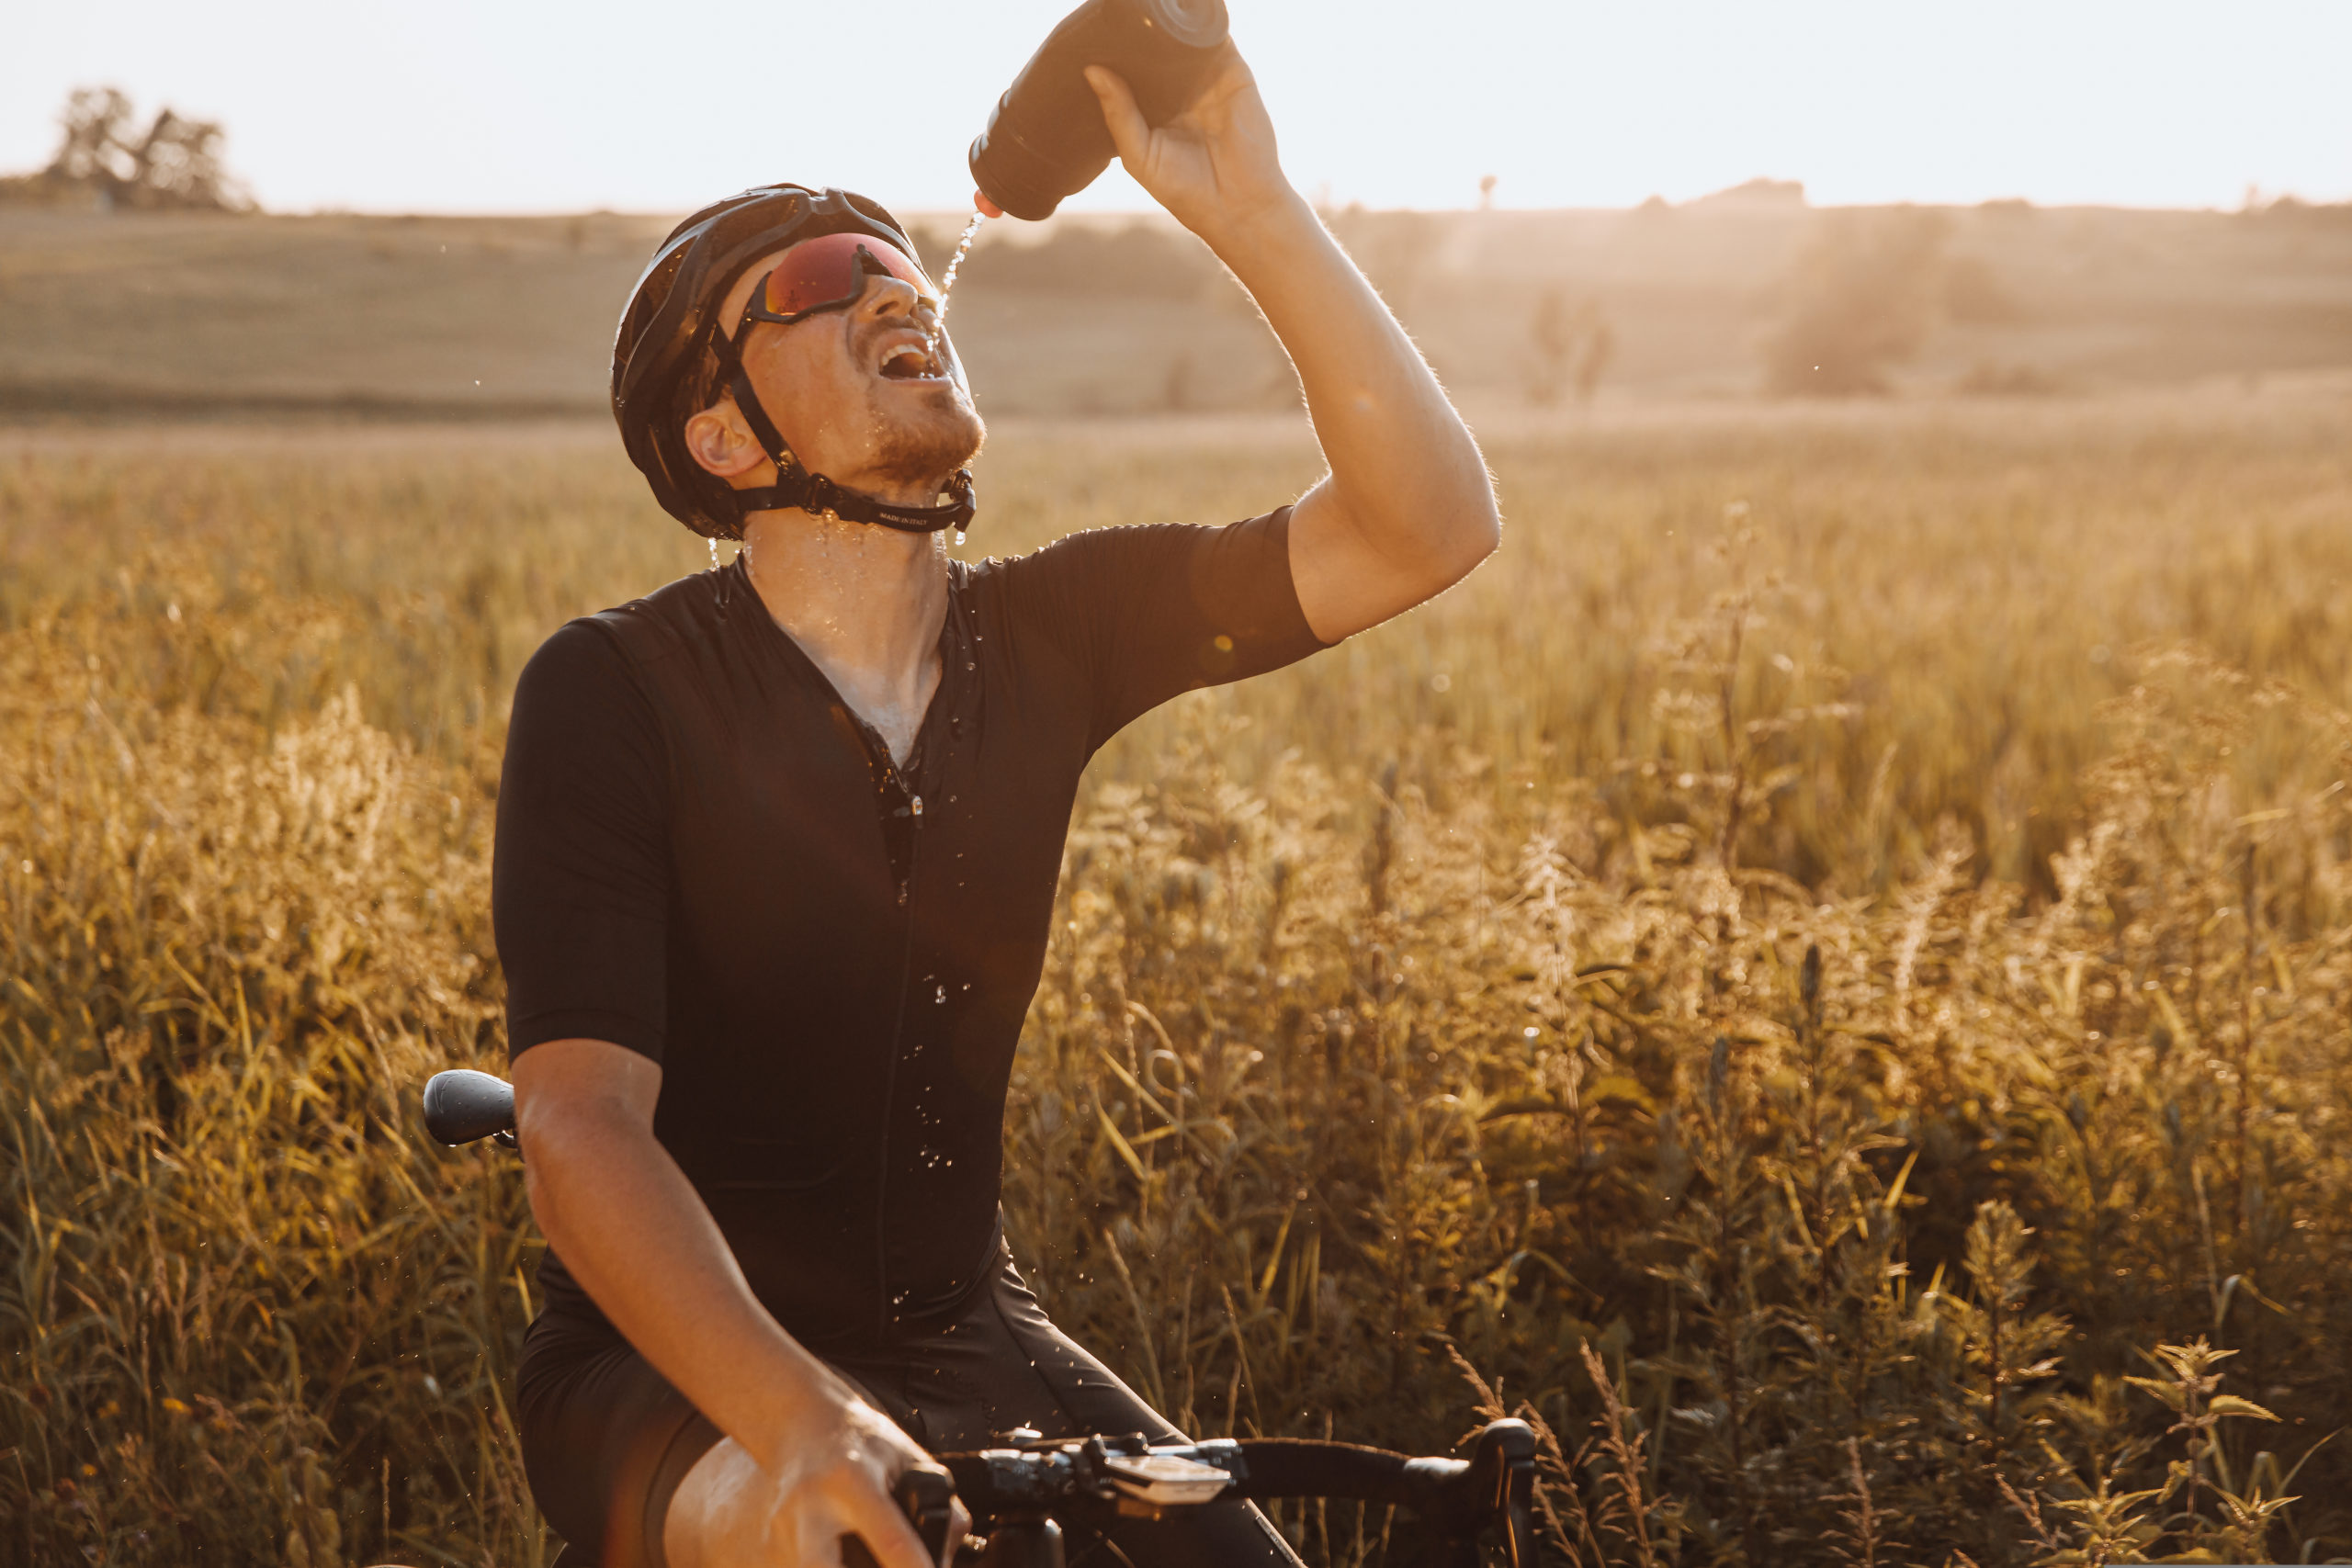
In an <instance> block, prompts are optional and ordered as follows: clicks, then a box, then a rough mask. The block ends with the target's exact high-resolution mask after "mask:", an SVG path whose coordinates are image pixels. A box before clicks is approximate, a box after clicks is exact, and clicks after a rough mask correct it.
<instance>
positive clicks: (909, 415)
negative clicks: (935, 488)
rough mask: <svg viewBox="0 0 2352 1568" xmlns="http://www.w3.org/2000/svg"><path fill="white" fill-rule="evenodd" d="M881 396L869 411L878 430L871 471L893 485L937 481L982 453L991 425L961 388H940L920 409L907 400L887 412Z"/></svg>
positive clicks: (870, 466) (871, 403) (925, 399)
mask: <svg viewBox="0 0 2352 1568" xmlns="http://www.w3.org/2000/svg"><path fill="white" fill-rule="evenodd" d="M879 401H880V400H879V399H875V400H870V401H869V402H868V404H867V413H868V415H869V417H870V418H871V420H872V421H873V428H874V430H875V431H876V445H875V453H874V457H873V460H872V462H871V464H870V465H869V468H870V471H871V472H873V473H874V474H876V476H877V477H879V478H882V479H888V481H890V482H891V483H893V484H902V485H926V484H935V483H937V482H939V481H941V480H943V479H945V478H946V477H947V476H948V475H950V474H953V473H954V472H955V471H956V469H958V468H963V467H964V466H965V465H966V464H967V463H969V462H970V461H971V460H972V459H973V458H974V457H978V456H979V452H980V447H981V445H982V444H983V443H985V442H986V441H987V440H988V434H989V432H988V426H987V425H986V424H985V423H982V422H981V420H980V414H979V411H978V409H976V408H974V407H973V406H972V400H971V397H970V395H969V394H968V393H967V392H966V391H965V390H964V389H962V388H960V387H940V388H937V389H933V390H931V391H930V392H929V393H927V394H926V395H925V396H924V398H923V399H922V407H921V408H920V409H915V410H910V409H908V408H907V407H906V406H905V404H904V402H900V403H899V407H897V408H896V409H893V410H890V411H888V412H885V411H884V410H883V409H882V408H881V407H879V406H878V404H879Z"/></svg>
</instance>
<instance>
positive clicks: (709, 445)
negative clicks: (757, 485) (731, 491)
mask: <svg viewBox="0 0 2352 1568" xmlns="http://www.w3.org/2000/svg"><path fill="white" fill-rule="evenodd" d="M685 435H686V450H687V451H688V452H690V453H692V454H693V455H694V459H695V462H697V463H700V464H701V465H702V466H703V467H704V468H707V469H708V470H710V471H711V472H712V473H714V474H717V475H718V477H719V478H720V479H730V480H731V479H741V478H742V477H743V476H744V475H745V474H748V473H750V472H751V471H752V469H753V468H758V467H759V466H760V465H761V464H762V463H764V462H766V461H767V460H768V456H767V454H766V453H764V452H763V451H761V450H760V444H759V442H758V441H757V440H755V439H754V438H753V437H752V427H751V426H750V425H748V424H746V423H743V415H742V413H741V411H740V410H738V409H737V408H736V407H735V400H734V399H732V398H721V399H719V400H718V401H717V402H715V403H713V404H711V405H710V407H708V408H707V409H705V410H703V411H702V412H700V413H698V414H696V415H695V416H694V417H693V418H692V419H689V420H688V421H686V431H685Z"/></svg>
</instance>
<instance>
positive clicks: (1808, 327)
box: [1764, 207, 1951, 397]
mask: <svg viewBox="0 0 2352 1568" xmlns="http://www.w3.org/2000/svg"><path fill="white" fill-rule="evenodd" d="M1950 231H1951V222H1950V220H1948V219H1947V218H1946V217H1945V216H1944V215H1943V214H1942V213H1939V212H1928V211H1923V210H1921V209H1917V208H1909V207H1898V208H1889V209H1881V210H1876V211H1848V212H1833V213H1829V214H1826V215H1825V216H1824V218H1823V220H1822V223H1821V227H1820V229H1819V231H1817V233H1816V234H1815V239H1814V241H1813V243H1811V244H1810V245H1808V246H1807V247H1806V248H1805V250H1804V254H1801V255H1800V256H1799V257H1798V258H1797V262H1796V265H1795V267H1794V268H1793V269H1792V272H1791V273H1790V276H1789V280H1788V300H1789V308H1788V313H1787V314H1786V315H1785V316H1784V317H1783V318H1782V319H1781V325H1780V326H1779V328H1778V329H1777V330H1776V331H1775V332H1774V333H1772V334H1771V336H1770V338H1769V339H1767V340H1766V342H1765V345H1764V372H1765V380H1766V383H1767V385H1768V386H1769V387H1770V389H1772V390H1773V391H1775V392H1778V393H1781V394H1783V395H1792V396H1793V395H1806V394H1815V395H1823V396H1830V397H1851V396H1854V395H1856V394H1859V393H1879V392H1884V391H1885V390H1886V389H1887V372H1888V370H1890V369H1891V368H1893V367H1894V366H1896V365H1900V364H1902V363H1903V362H1904V361H1905V360H1907V359H1909V358H1911V357H1912V356H1913V355H1916V354H1917V353H1918V352H1919V348H1920V345H1921V344H1924V343H1925V342H1926V341H1927V336H1928V329H1929V328H1930V327H1932V326H1933V325H1934V324H1935V316H1936V307H1937V304H1938V300H1939V293H1940V285H1941V282H1942V278H1943V259H1944V258H1943V251H1944V242H1945V240H1946V239H1947V238H1948V236H1949V234H1950Z"/></svg>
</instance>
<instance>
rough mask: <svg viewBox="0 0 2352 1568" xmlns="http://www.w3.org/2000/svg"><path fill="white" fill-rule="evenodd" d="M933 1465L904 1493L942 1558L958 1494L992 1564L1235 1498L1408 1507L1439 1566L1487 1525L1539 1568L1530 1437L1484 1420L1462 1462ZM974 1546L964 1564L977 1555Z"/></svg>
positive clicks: (1035, 1566)
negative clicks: (1434, 1541) (1079, 1530)
mask: <svg viewBox="0 0 2352 1568" xmlns="http://www.w3.org/2000/svg"><path fill="white" fill-rule="evenodd" d="M938 1457H939V1462H940V1464H941V1465H943V1466H944V1468H945V1470H946V1472H947V1473H946V1474H945V1475H942V1474H940V1473H939V1472H937V1471H909V1472H907V1473H906V1474H905V1475H904V1476H902V1477H901V1478H900V1480H899V1485H898V1488H897V1492H898V1497H899V1506H900V1507H901V1508H903V1509H904V1510H905V1511H906V1514H907V1517H908V1518H909V1519H910V1521H912V1522H913V1524H914V1525H915V1528H916V1529H917V1531H918V1533H920V1534H922V1536H923V1539H924V1544H925V1545H926V1546H928V1547H930V1548H931V1550H932V1551H933V1559H934V1561H938V1560H940V1558H939V1553H940V1551H941V1550H942V1548H944V1545H945V1541H946V1532H947V1524H948V1518H949V1511H950V1509H951V1507H952V1506H953V1503H954V1501H955V1500H956V1499H957V1498H961V1499H962V1501H963V1503H964V1506H965V1507H967V1509H969V1510H970V1512H971V1515H972V1521H973V1528H974V1529H975V1530H976V1531H978V1532H979V1533H980V1534H982V1535H985V1536H988V1537H989V1545H988V1546H987V1548H986V1549H985V1551H986V1561H987V1562H989V1565H990V1568H1059V1564H1060V1562H1061V1540H1060V1536H1061V1531H1060V1529H1059V1521H1060V1520H1062V1519H1065V1518H1067V1519H1070V1520H1072V1521H1080V1520H1084V1521H1091V1522H1097V1523H1103V1524H1107V1523H1108V1522H1109V1521H1110V1520H1111V1519H1112V1518H1114V1517H1130V1518H1133V1517H1145V1518H1156V1517H1164V1516H1166V1515H1168V1514H1170V1513H1178V1512H1182V1511H1183V1510H1184V1509H1187V1508H1193V1507H1198V1506H1203V1505H1204V1504H1206V1503H1209V1502H1214V1501H1217V1500H1220V1499H1223V1498H1227V1497H1231V1498H1247V1499H1250V1500H1253V1501H1256V1500H1264V1499H1269V1498H1275V1497H1331V1498H1341V1499H1348V1500H1352V1501H1357V1502H1363V1503H1379V1504H1389V1505H1393V1506H1401V1507H1405V1508H1408V1509H1410V1510H1412V1511H1413V1512H1414V1513H1415V1514H1418V1515H1419V1516H1420V1517H1422V1518H1423V1519H1424V1520H1425V1521H1427V1522H1428V1523H1429V1524H1430V1526H1431V1527H1433V1529H1435V1531H1436V1532H1437V1535H1438V1537H1439V1550H1438V1551H1437V1552H1436V1553H1435V1554H1434V1560H1435V1561H1436V1562H1440V1563H1442V1564H1444V1565H1446V1568H1454V1565H1457V1564H1461V1565H1468V1564H1475V1563H1476V1562H1477V1544H1476V1542H1477V1537H1478V1534H1479V1532H1480V1530H1481V1529H1484V1528H1485V1527H1487V1525H1489V1524H1494V1523H1500V1524H1502V1525H1503V1527H1504V1544H1505V1548H1506V1551H1507V1554H1508V1556H1507V1561H1508V1562H1509V1565H1510V1568H1535V1528H1534V1517H1533V1509H1534V1495H1535V1435H1534V1433H1533V1432H1532V1431H1531V1430H1530V1429H1529V1427H1527V1425H1526V1423H1524V1422H1521V1421H1510V1420H1504V1421H1495V1422H1491V1423H1489V1424H1488V1425H1487V1427H1486V1428H1485V1429H1484V1430H1483V1431H1481V1432H1480V1433H1479V1434H1478V1436H1477V1438H1476V1441H1475V1442H1474V1443H1473V1445H1472V1448H1471V1452H1470V1457H1469V1458H1468V1459H1466V1460H1461V1459H1445V1458H1438V1457H1428V1458H1414V1457H1412V1456H1409V1455H1406V1454H1400V1453H1391V1452H1389V1451H1388V1450H1385V1449H1368V1448H1359V1447H1356V1446H1355V1445H1353V1444H1351V1443H1332V1442H1315V1441H1308V1440H1302V1439H1296V1438H1242V1439H1239V1440H1238V1441H1237V1440H1235V1439H1231V1438H1224V1439H1219V1440H1216V1441H1211V1442H1205V1443H1191V1444H1182V1445H1170V1446H1166V1447H1159V1448H1153V1447H1150V1446H1149V1445H1148V1444H1147V1443H1146V1442H1145V1441H1144V1439H1143V1438H1141V1437H1139V1436H1138V1437H1130V1438H1102V1437H1094V1438H1079V1439H1071V1440H1067V1441H1061V1442H1053V1443H1038V1444H1031V1445H1030V1446H1028V1447H1026V1448H1022V1449H984V1450H978V1451H977V1452H972V1453H948V1454H941V1455H940V1456H938ZM843 1546H844V1552H845V1557H846V1560H847V1561H848V1562H849V1563H850V1564H851V1568H865V1564H866V1563H867V1562H870V1559H869V1558H868V1556H867V1554H866V1553H865V1551H864V1549H863V1546H862V1544H861V1543H858V1542H856V1541H855V1540H844V1542H843ZM971 1547H972V1543H970V1542H967V1543H966V1546H965V1549H964V1550H963V1551H959V1552H958V1553H957V1557H958V1558H959V1559H965V1560H968V1559H970V1558H971V1557H972V1556H973V1551H972V1550H971Z"/></svg>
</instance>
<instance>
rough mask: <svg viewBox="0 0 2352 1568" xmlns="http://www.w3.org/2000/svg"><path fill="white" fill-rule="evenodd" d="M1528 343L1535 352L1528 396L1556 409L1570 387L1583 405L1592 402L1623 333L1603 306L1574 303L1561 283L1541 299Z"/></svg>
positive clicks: (1536, 402) (1546, 291)
mask: <svg viewBox="0 0 2352 1568" xmlns="http://www.w3.org/2000/svg"><path fill="white" fill-rule="evenodd" d="M1528 343H1529V346H1530V347H1531V348H1532V350H1533V351H1534V352H1533V355H1532V361H1531V363H1530V365H1529V367H1528V372H1527V398H1528V401H1530V402H1532V403H1533V404H1534V405H1535V406H1536V407H1538V408H1550V407H1551V406H1552V405H1553V404H1555V403H1556V402H1558V401H1559V400H1560V394H1561V393H1562V392H1563V391H1565V390H1567V389H1570V388H1573V389H1575V391H1576V395H1577V401H1578V402H1579V403H1589V402H1590V401H1592V395H1593V393H1594V392H1595V391H1596V390H1598V389H1600V378H1601V377H1602V376H1604V375H1606V374H1607V373H1608V370H1609V362H1610V360H1611V359H1612V358H1614V357H1615V356H1616V353H1617V334H1616V333H1615V331H1614V330H1612V329H1611V326H1610V325H1609V318H1608V317H1606V316H1604V315H1602V314H1601V313H1600V306H1599V305H1597V304H1595V303H1593V302H1592V301H1591V300H1589V299H1587V300H1585V301H1583V302H1582V303H1580V304H1576V305H1571V304H1569V302H1568V294H1567V290H1566V289H1565V288H1561V287H1560V286H1559V285H1557V284H1554V285H1553V286H1552V287H1551V288H1546V289H1545V290H1544V292H1543V294H1542V295H1540V296H1539V297H1538V298H1537V299H1536V301H1535V320H1534V321H1533V322H1532V324H1531V326H1530V329H1529V332H1528Z"/></svg>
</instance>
